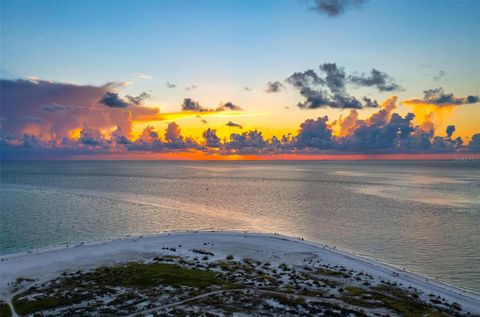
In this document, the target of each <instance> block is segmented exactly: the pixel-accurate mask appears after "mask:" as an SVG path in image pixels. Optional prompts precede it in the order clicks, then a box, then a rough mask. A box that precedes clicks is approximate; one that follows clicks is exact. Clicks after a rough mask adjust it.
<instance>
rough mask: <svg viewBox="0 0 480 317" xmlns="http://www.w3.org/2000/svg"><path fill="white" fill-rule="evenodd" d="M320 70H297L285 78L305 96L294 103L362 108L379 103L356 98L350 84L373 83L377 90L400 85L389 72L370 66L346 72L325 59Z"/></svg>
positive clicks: (375, 105)
mask: <svg viewBox="0 0 480 317" xmlns="http://www.w3.org/2000/svg"><path fill="white" fill-rule="evenodd" d="M319 70H320V71H319V73H317V72H315V71H314V70H312V69H310V70H307V71H305V72H303V73H302V72H296V73H294V74H293V75H291V76H290V77H288V78H287V79H286V82H287V83H289V84H290V85H292V86H293V87H295V88H296V89H297V90H298V91H299V93H300V95H301V96H303V97H304V98H305V100H304V101H303V102H300V103H298V104H297V106H298V107H299V108H303V109H317V108H323V107H331V108H340V109H346V108H351V109H361V108H365V107H377V106H378V102H377V101H376V100H373V99H371V98H368V97H366V96H363V97H361V98H359V99H358V98H357V97H355V96H352V95H351V94H350V93H349V92H348V91H347V86H348V85H349V84H354V85H355V86H357V87H376V88H377V89H378V90H380V91H392V90H399V89H401V87H400V86H399V85H397V84H396V83H394V81H393V79H392V78H391V77H390V76H389V75H387V74H386V73H384V72H381V71H379V70H377V69H372V70H371V72H370V73H369V74H368V75H366V74H361V75H358V74H356V75H348V74H347V73H346V72H345V68H343V67H339V66H338V65H337V64H336V63H324V64H321V65H320V66H319Z"/></svg>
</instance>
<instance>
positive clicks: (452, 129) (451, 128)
mask: <svg viewBox="0 0 480 317" xmlns="http://www.w3.org/2000/svg"><path fill="white" fill-rule="evenodd" d="M445 132H446V133H447V137H448V138H451V137H452V135H453V133H454V132H455V126H454V125H449V126H448V127H447V130H446V131H445Z"/></svg>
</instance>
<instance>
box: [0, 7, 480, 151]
mask: <svg viewBox="0 0 480 317" xmlns="http://www.w3.org/2000/svg"><path fill="white" fill-rule="evenodd" d="M0 3H1V7H0V13H1V68H0V77H1V86H0V88H1V110H0V120H1V121H0V123H1V134H0V145H1V154H2V159H37V158H38V159H42V158H48V159H57V158H58V159H64V158H72V159H75V158H91V159H95V158H112V159H129V158H142V159H149V158H153V159H155V158H159V159H161V158H167V159H195V158H197V159H205V158H206V159H208V158H217V159H218V158H222V159H242V158H273V159H275V158H278V159H282V158H288V159H295V158H299V159H305V158H325V157H327V156H328V157H330V156H332V157H335V156H338V155H341V156H344V157H349V155H350V156H351V157H352V158H354V159H357V158H359V157H362V158H363V157H368V156H369V155H370V156H371V157H377V158H382V157H384V155H392V157H397V158H398V157H405V158H408V157H409V156H412V155H419V157H420V156H422V155H423V156H424V157H441V156H442V155H444V157H449V158H450V157H455V155H470V154H471V153H480V102H479V97H478V95H479V94H480V76H479V74H480V19H478V16H479V13H480V1H474V0H472V1H442V0H439V1H433V0H432V1H428V0H423V1H418V0H415V1H407V0H405V1H375V0H371V1H361V0H336V1H334V0H311V1H308V0H266V1H262V0H258V1H251V0H250V1H248V0H245V1H226V0H225V1H220V0H217V1H209V0H207V1H7V0H1V1H0ZM395 155H396V156H395ZM399 155H400V156H399ZM429 155H430V156H429ZM432 155H433V156H432Z"/></svg>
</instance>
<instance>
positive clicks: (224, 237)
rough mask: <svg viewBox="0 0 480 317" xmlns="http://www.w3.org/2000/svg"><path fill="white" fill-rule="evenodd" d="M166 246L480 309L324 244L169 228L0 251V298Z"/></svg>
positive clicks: (462, 293)
mask: <svg viewBox="0 0 480 317" xmlns="http://www.w3.org/2000/svg"><path fill="white" fill-rule="evenodd" d="M205 243H207V244H206V245H205ZM168 247H175V248H176V251H175V254H176V255H180V256H187V257H188V256H192V252H191V250H192V249H194V248H202V249H205V250H208V251H210V252H212V253H214V254H215V256H212V260H216V259H223V258H225V256H227V255H229V254H235V255H236V256H239V257H249V258H253V259H259V260H264V261H270V262H272V263H286V264H288V265H292V266H295V265H304V262H305V261H306V260H308V259H313V258H315V259H319V260H320V261H322V263H324V264H331V265H341V266H344V267H346V268H348V269H352V270H355V271H359V272H364V273H368V274H371V275H372V276H373V277H374V278H375V279H377V280H378V281H380V280H388V281H391V282H396V283H397V284H400V285H402V286H403V287H409V286H410V287H412V288H416V289H418V290H420V291H422V292H423V294H424V295H423V296H424V297H425V298H422V299H425V300H428V295H429V294H434V295H436V296H440V297H443V298H445V299H446V300H447V301H448V302H450V303H454V302H456V303H458V304H460V305H461V307H462V309H463V311H464V312H470V313H471V314H474V315H478V314H480V296H479V295H478V294H475V293H473V292H470V291H467V290H462V289H460V288H457V287H454V286H451V285H448V284H446V283H442V282H438V281H432V280H430V279H427V278H425V277H423V276H420V275H418V274H415V273H411V272H406V271H403V270H401V269H398V268H395V267H393V266H389V265H387V264H383V263H380V262H377V261H374V260H371V259H367V258H363V257H360V256H357V255H355V254H352V253H348V252H345V251H341V250H338V249H336V248H331V247H329V246H326V245H321V244H318V243H314V242H309V241H303V240H300V239H297V238H292V237H286V236H281V235H276V234H262V233H242V232H211V231H199V232H167V233H162V234H158V235H152V236H139V237H126V238H122V239H116V240H105V241H97V242H93V243H88V244H78V245H76V246H69V247H68V248H67V247H66V246H63V247H54V248H46V249H40V250H38V251H35V252H32V253H17V254H10V255H4V256H0V260H1V261H0V297H1V298H3V299H6V300H9V299H10V298H11V297H12V295H13V293H12V289H11V284H12V282H14V281H15V280H16V279H17V278H19V277H23V278H33V279H36V280H37V281H47V280H50V279H52V278H55V277H57V276H58V275H59V274H61V273H62V272H74V271H77V270H84V269H91V268H95V267H98V266H101V265H112V264H116V263H123V262H129V261H142V260H146V259H149V258H151V257H152V256H155V255H158V254H169V253H168V252H169V251H168V250H165V248H168Z"/></svg>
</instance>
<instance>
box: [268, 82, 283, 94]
mask: <svg viewBox="0 0 480 317" xmlns="http://www.w3.org/2000/svg"><path fill="white" fill-rule="evenodd" d="M283 89H285V86H283V84H282V83H281V82H279V81H273V82H272V81H269V82H268V83H267V88H266V89H265V92H267V93H276V92H280V91H282V90H283Z"/></svg>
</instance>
